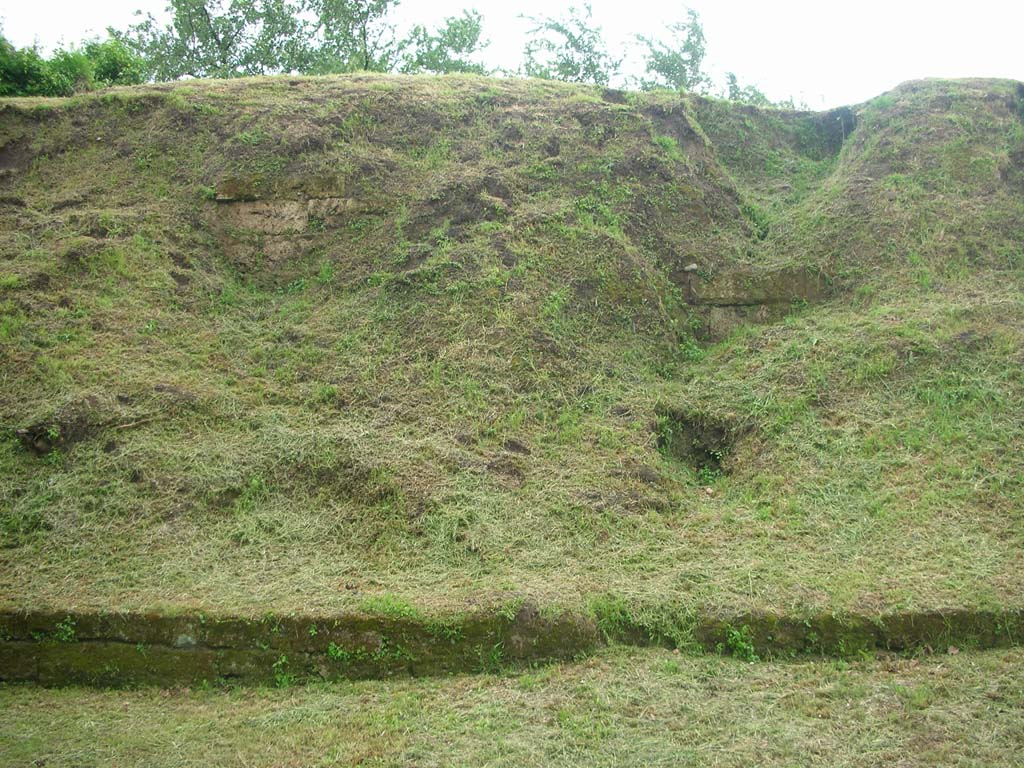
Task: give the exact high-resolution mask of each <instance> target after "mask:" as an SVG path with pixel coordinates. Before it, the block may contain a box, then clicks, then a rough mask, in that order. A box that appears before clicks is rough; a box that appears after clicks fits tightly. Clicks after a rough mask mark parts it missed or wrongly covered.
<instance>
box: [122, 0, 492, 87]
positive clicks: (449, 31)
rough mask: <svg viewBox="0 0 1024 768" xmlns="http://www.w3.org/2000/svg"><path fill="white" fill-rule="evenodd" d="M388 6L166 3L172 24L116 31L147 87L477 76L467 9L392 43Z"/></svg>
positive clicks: (473, 26)
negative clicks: (290, 78)
mask: <svg viewBox="0 0 1024 768" xmlns="http://www.w3.org/2000/svg"><path fill="white" fill-rule="evenodd" d="M397 5H398V2H397V0H255V1H254V2H240V0H171V5H170V7H169V9H168V10H169V11H170V13H171V17H172V18H171V22H170V23H169V24H161V23H160V22H159V21H158V20H157V19H156V18H155V17H154V16H152V15H150V16H148V17H146V18H145V19H144V20H143V21H142V22H141V23H139V24H136V25H134V26H132V27H130V28H129V29H128V30H127V31H125V32H122V33H118V41H119V42H120V43H122V44H125V45H127V46H128V47H130V48H131V49H132V50H133V51H135V52H137V53H138V54H140V55H141V56H142V57H143V58H144V60H145V62H146V67H145V69H146V74H147V75H148V76H149V77H150V78H152V79H155V80H175V79H177V78H180V77H183V76H189V77H244V76H248V75H265V74H274V73H280V72H300V73H305V74H327V73H339V72H359V71H371V72H392V71H401V72H434V73H444V72H480V73H482V72H484V67H483V66H482V65H481V64H478V63H474V62H472V61H471V60H470V57H471V56H472V55H473V54H475V53H477V52H478V51H479V50H480V49H481V48H482V47H484V45H485V43H483V42H481V28H482V17H481V16H480V14H479V13H477V12H475V11H466V12H464V13H463V14H462V15H461V16H455V17H449V18H447V19H446V20H445V23H444V25H443V26H442V27H440V28H439V29H436V30H429V29H427V28H426V27H424V26H423V25H416V26H415V27H413V29H412V31H411V32H410V34H409V36H408V37H405V38H400V37H399V36H398V34H397V32H396V28H395V25H394V24H393V23H392V22H391V20H390V19H391V14H392V12H393V10H394V8H395V7H396V6H397Z"/></svg>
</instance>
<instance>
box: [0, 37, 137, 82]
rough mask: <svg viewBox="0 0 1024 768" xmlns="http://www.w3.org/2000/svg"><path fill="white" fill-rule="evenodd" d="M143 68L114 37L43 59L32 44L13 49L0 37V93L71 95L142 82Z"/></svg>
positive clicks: (88, 43)
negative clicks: (29, 46)
mask: <svg viewBox="0 0 1024 768" xmlns="http://www.w3.org/2000/svg"><path fill="white" fill-rule="evenodd" d="M144 71H145V70H144V65H143V61H142V59H140V58H139V57H138V56H136V55H135V54H134V53H132V52H131V51H130V50H129V49H128V47H127V46H126V45H125V44H124V43H122V42H121V41H120V40H117V39H113V38H111V39H108V40H104V41H100V40H91V41H89V42H87V43H85V45H84V47H82V48H70V49H67V50H65V49H60V50H57V51H56V52H54V54H53V56H52V57H50V58H49V59H46V58H44V57H43V56H42V54H40V53H39V51H38V49H36V48H34V47H32V48H15V47H14V46H13V45H11V43H10V42H9V41H8V40H6V39H5V38H2V37H0V96H70V95H72V94H74V93H79V92H81V91H90V90H93V89H94V88H102V87H105V86H108V85H133V84H136V83H141V82H143V81H144V80H145V75H144Z"/></svg>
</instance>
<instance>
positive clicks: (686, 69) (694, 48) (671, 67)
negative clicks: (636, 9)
mask: <svg viewBox="0 0 1024 768" xmlns="http://www.w3.org/2000/svg"><path fill="white" fill-rule="evenodd" d="M686 16H687V20H686V21H678V22H676V23H674V24H671V25H669V27H668V29H669V32H670V33H671V42H669V43H664V42H662V41H660V40H656V39H654V38H650V37H644V36H643V35H637V40H638V41H639V42H640V43H642V44H643V45H645V46H647V54H646V69H647V74H648V75H653V77H651V78H646V79H641V80H640V87H641V88H642V89H644V90H652V89H654V88H670V89H672V90H675V91H693V92H696V93H707V92H708V90H709V88H710V87H711V78H709V77H708V76H707V75H706V74H705V73H704V71H703V66H704V56H705V53H706V48H705V39H704V27H703V26H702V25H701V23H700V16H699V15H698V14H697V12H696V11H694V10H693V9H692V8H688V9H687V11H686Z"/></svg>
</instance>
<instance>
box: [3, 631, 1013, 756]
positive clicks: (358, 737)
mask: <svg viewBox="0 0 1024 768" xmlns="http://www.w3.org/2000/svg"><path fill="white" fill-rule="evenodd" d="M1022 670H1024V654H1022V653H1021V651H1019V650H1013V651H986V652H980V653H974V654H967V653H961V654H959V655H954V656H942V657H932V658H928V659H923V660H913V659H903V660H892V659H884V660H879V661H869V662H857V663H852V664H851V663H846V662H835V661H831V662H830V661H815V662H801V663H789V664H777V663H776V664H748V663H744V662H742V661H738V660H734V659H718V658H693V657H688V656H686V655H678V654H673V653H671V652H669V651H660V650H657V651H656V650H648V651H631V652H625V651H621V650H620V651H606V652H604V653H602V654H600V655H598V656H596V657H594V658H591V659H588V660H587V661H585V662H583V663H580V664H572V665H564V666H550V667H546V668H544V669H541V670H536V671H529V672H522V673H519V674H511V675H510V674H504V675H485V676H480V675H477V676H471V677H451V678H443V679H433V680H408V679H406V680H396V681H383V682H382V681H375V682H358V683H353V682H350V683H341V684H335V685H329V686H328V685H313V686H306V687H301V688H288V687H285V688H280V689H274V688H264V689H243V690H231V691H223V690H206V691H204V690H192V691H174V692H170V691H155V690H152V689H150V690H140V691H95V690H85V689H74V688H72V689H64V690H44V689H39V688H29V687H8V688H0V760H2V761H3V762H4V763H5V764H7V765H32V764H33V763H35V764H41V763H43V762H45V764H46V765H47V766H55V767H56V766H76V765H117V766H135V765H138V766H143V765H144V766H198V765H223V766H235V765H238V766H261V765H274V766H292V765H294V766H300V765H301V766H308V765H377V766H390V765H395V766H399V765H402V766H404V765H423V766H433V765H437V766H442V765H443V766H462V765H465V766H479V765H490V766H534V765H536V766H573V765H593V766H605V765H607V766H624V765H626V766H632V765H635V766H650V765H658V766H660V765H666V766H668V765H694V766H697V765H700V766H703V765H720V766H748V765H763V766H792V765H821V766H829V767H830V768H831V767H832V766H858V768H859V767H860V766H889V765H893V764H894V763H897V762H898V763H899V764H900V765H905V766H928V768H932V767H933V766H954V765H956V766H961V765H972V766H1007V765H1015V764H1017V763H1018V762H1019V758H1020V754H1021V752H1022V750H1024V672H1022ZM42 713H45V714H42Z"/></svg>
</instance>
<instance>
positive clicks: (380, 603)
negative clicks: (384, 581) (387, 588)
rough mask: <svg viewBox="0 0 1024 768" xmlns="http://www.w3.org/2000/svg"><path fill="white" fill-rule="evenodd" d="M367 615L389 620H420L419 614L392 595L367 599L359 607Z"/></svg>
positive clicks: (406, 603)
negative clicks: (383, 617) (370, 614)
mask: <svg viewBox="0 0 1024 768" xmlns="http://www.w3.org/2000/svg"><path fill="white" fill-rule="evenodd" d="M359 607H360V608H362V609H363V610H364V611H366V612H367V613H372V614H375V615H377V616H386V617H387V618H389V619H406V620H413V619H419V618H420V612H419V611H418V610H416V608H415V607H414V606H412V605H410V604H409V603H408V602H406V601H405V600H403V599H402V598H400V597H395V596H394V595H387V594H385V595H380V596H379V597H368V598H366V599H365V600H363V602H362V603H361V604H360V606H359Z"/></svg>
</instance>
